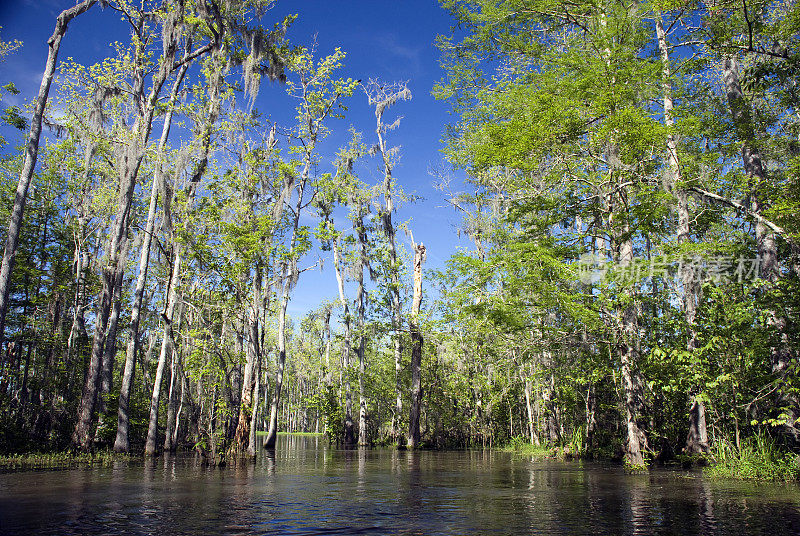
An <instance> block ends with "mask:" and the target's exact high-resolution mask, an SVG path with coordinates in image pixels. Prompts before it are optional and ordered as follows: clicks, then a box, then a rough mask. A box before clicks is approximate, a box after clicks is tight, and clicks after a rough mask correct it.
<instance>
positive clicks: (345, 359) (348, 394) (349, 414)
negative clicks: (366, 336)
mask: <svg viewBox="0 0 800 536" xmlns="http://www.w3.org/2000/svg"><path fill="white" fill-rule="evenodd" d="M339 257H340V253H339V242H338V239H337V238H334V239H333V266H334V269H335V271H336V283H337V286H338V288H339V302H340V303H341V304H342V311H343V323H344V341H343V344H342V367H343V369H344V379H343V381H344V400H345V402H344V444H345V446H346V447H351V446H353V445H354V444H355V433H354V430H353V390H352V386H351V384H350V347H351V341H350V337H351V332H352V330H351V318H350V305H349V303H348V301H347V298H346V297H345V295H344V275H343V274H342V264H341V259H340V258H339Z"/></svg>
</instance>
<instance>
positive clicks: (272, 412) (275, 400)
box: [264, 280, 289, 450]
mask: <svg viewBox="0 0 800 536" xmlns="http://www.w3.org/2000/svg"><path fill="white" fill-rule="evenodd" d="M288 286H289V282H288V280H287V281H285V282H284V285H283V296H282V297H281V306H280V309H279V310H278V359H277V363H276V364H277V367H278V369H277V371H276V372H275V390H274V391H273V393H272V402H271V403H270V408H269V431H268V432H267V437H266V439H265V440H264V448H265V449H270V450H274V449H275V442H276V441H277V439H278V404H280V400H281V390H282V389H283V371H284V368H285V367H286V308H287V306H288V305H289V289H288V288H287V287H288Z"/></svg>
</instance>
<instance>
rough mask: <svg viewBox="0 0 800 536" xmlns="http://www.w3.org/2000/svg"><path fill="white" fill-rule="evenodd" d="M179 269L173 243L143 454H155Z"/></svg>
mask: <svg viewBox="0 0 800 536" xmlns="http://www.w3.org/2000/svg"><path fill="white" fill-rule="evenodd" d="M180 270H181V246H180V244H175V253H174V256H173V259H172V274H171V275H170V279H169V283H168V291H167V303H166V308H165V310H164V313H163V314H162V315H161V320H162V323H163V325H164V336H163V338H162V339H161V353H160V354H159V355H158V365H157V367H156V377H155V380H154V382H153V395H152V396H151V398H150V418H149V421H148V425H147V442H146V443H145V447H144V454H145V456H154V455H155V454H156V441H157V437H158V405H159V400H160V397H161V383H162V378H163V377H164V367H165V366H166V362H167V355H168V354H169V353H170V351H171V346H172V344H171V343H172V339H173V337H172V336H171V330H172V320H173V318H174V316H175V306H176V304H177V301H178V286H179V285H180Z"/></svg>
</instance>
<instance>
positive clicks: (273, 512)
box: [0, 436, 800, 536]
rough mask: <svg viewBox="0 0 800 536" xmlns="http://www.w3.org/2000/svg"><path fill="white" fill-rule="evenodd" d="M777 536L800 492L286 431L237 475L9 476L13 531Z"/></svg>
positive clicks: (231, 471)
mask: <svg viewBox="0 0 800 536" xmlns="http://www.w3.org/2000/svg"><path fill="white" fill-rule="evenodd" d="M43 513H46V515H43ZM764 532H766V533H770V534H772V535H775V536H777V535H780V534H796V533H799V532H800V492H798V489H797V487H795V486H786V485H764V484H762V485H753V484H747V483H738V482H720V481H707V480H704V479H702V478H698V477H697V475H683V474H678V473H673V472H668V471H658V470H655V471H651V472H650V473H649V474H644V475H629V474H626V473H625V472H624V471H622V470H621V468H618V467H603V466H599V465H594V464H580V463H575V462H573V463H561V462H552V461H544V462H542V461H533V460H530V459H527V458H523V457H514V456H511V455H509V454H504V453H499V452H490V451H466V452H408V451H396V450H392V449H373V450H370V449H363V448H361V449H354V450H348V451H343V450H337V449H335V448H331V447H329V446H328V445H327V443H326V441H325V440H324V439H322V438H319V437H286V436H281V437H280V438H279V444H278V448H277V449H276V450H275V451H265V450H263V449H259V454H258V458H257V459H256V461H255V462H254V463H253V462H249V461H247V462H244V463H238V462H237V464H235V465H233V464H231V465H230V466H229V467H227V468H215V467H209V466H204V465H203V464H202V463H201V460H199V459H198V458H197V457H196V456H192V455H178V456H163V457H159V458H155V459H148V460H142V461H139V462H115V463H114V464H113V465H112V466H111V467H105V468H92V469H73V470H65V471H41V472H36V471H29V472H17V473H6V474H0V533H2V534H20V535H21V534H25V535H29V534H67V535H70V534H75V535H77V534H157V535H158V536H172V535H179V534H180V535H184V534H186V535H188V534H236V535H245V534H247V535H249V534H400V535H405V534H426V535H428V534H517V533H519V534H689V535H691V534H720V535H722V534H726V535H727V534H753V533H764Z"/></svg>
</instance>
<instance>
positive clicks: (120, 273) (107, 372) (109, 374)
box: [95, 237, 130, 442]
mask: <svg viewBox="0 0 800 536" xmlns="http://www.w3.org/2000/svg"><path fill="white" fill-rule="evenodd" d="M129 244H130V239H128V238H127V237H125V239H124V240H123V243H122V251H121V252H120V259H122V260H123V262H122V263H120V265H118V266H117V269H116V273H115V274H114V294H115V295H116V298H115V299H114V305H113V307H112V309H111V316H110V317H109V319H108V328H107V333H106V337H105V339H106V342H105V344H104V345H103V364H102V367H101V370H100V389H99V391H98V393H97V401H96V404H97V412H98V414H99V418H98V423H97V430H96V431H97V432H99V431H100V429H101V428H102V425H103V422H104V419H106V415H105V414H106V398H107V397H108V393H110V392H111V383H112V381H113V376H114V360H115V358H116V354H117V327H118V325H119V315H120V310H121V309H122V283H123V280H124V278H125V274H124V270H123V267H124V263H125V259H127V258H128V246H129ZM99 441H100V438H99V437H98V436H97V434H96V433H95V442H99Z"/></svg>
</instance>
